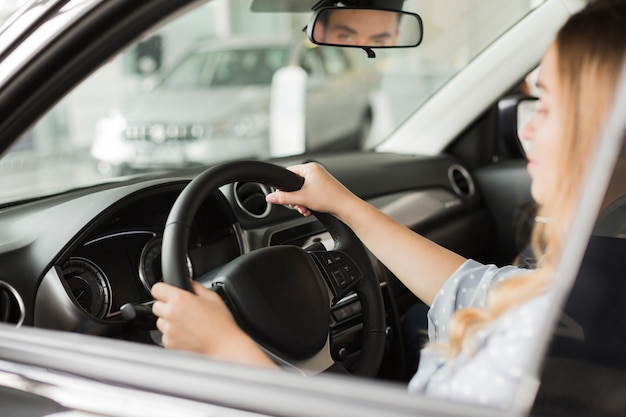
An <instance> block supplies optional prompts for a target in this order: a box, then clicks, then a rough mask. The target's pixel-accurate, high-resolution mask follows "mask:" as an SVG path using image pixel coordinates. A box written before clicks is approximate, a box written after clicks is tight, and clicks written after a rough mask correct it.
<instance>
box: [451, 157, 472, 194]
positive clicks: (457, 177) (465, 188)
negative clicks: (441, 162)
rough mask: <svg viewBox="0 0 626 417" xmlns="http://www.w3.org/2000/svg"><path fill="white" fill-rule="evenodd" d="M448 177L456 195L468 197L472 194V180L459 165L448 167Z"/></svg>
mask: <svg viewBox="0 0 626 417" xmlns="http://www.w3.org/2000/svg"><path fill="white" fill-rule="evenodd" d="M448 179H449V180H450V184H451V185H452V189H453V190H454V192H455V193H457V195H459V196H460V197H463V198H470V197H472V196H473V195H474V192H475V186H474V180H473V179H472V177H471V175H470V174H469V172H467V170H466V169H465V168H463V167H462V166H461V165H452V166H450V168H449V169H448Z"/></svg>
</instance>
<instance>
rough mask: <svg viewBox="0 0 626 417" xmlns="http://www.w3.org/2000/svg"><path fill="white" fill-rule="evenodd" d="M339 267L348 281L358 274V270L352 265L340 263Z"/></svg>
mask: <svg viewBox="0 0 626 417" xmlns="http://www.w3.org/2000/svg"><path fill="white" fill-rule="evenodd" d="M341 269H342V270H343V273H344V275H345V276H346V277H348V279H349V280H350V282H352V281H354V280H356V279H357V278H358V277H359V276H360V273H359V270H358V269H357V268H355V267H354V266H353V265H342V266H341Z"/></svg>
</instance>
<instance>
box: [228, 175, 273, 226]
mask: <svg viewBox="0 0 626 417" xmlns="http://www.w3.org/2000/svg"><path fill="white" fill-rule="evenodd" d="M269 193H270V188H269V187H267V186H265V185H263V184H258V183H256V182H238V183H236V184H235V201H236V202H237V205H238V206H239V208H241V209H242V210H243V211H244V212H246V213H247V214H249V215H250V216H252V217H255V218H258V219H260V218H263V217H267V215H268V214H270V209H271V208H272V207H271V204H270V203H268V202H267V201H265V197H266V196H267V195H268V194H269Z"/></svg>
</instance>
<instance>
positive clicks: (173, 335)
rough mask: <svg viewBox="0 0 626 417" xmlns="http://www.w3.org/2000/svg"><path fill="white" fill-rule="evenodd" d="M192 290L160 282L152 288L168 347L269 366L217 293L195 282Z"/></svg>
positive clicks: (267, 360) (269, 360) (269, 363)
mask: <svg viewBox="0 0 626 417" xmlns="http://www.w3.org/2000/svg"><path fill="white" fill-rule="evenodd" d="M191 284H192V289H193V291H194V293H191V292H189V291H185V290H182V289H180V288H178V287H174V286H172V285H168V284H165V283H162V282H159V283H156V284H155V285H154V286H153V287H152V296H153V297H154V298H155V299H156V302H155V303H154V305H153V306H152V312H153V313H154V315H155V316H157V317H158V320H157V328H158V329H159V330H160V331H161V332H162V333H163V345H164V346H165V347H166V348H168V349H177V350H184V351H189V352H196V353H203V354H206V355H210V356H213V357H215V358H216V359H222V360H228V361H232V362H239V363H247V364H256V365H272V366H275V365H274V363H273V362H272V361H271V359H270V358H269V357H268V356H267V355H266V354H265V353H264V352H263V351H262V350H261V349H260V348H259V347H258V346H257V344H256V343H255V342H254V341H253V340H252V339H251V338H250V337H249V336H248V335H247V334H246V333H245V332H244V331H243V330H241V328H240V327H239V326H238V325H237V323H236V322H235V319H234V318H233V316H232V314H231V313H230V311H229V310H228V308H227V307H226V305H225V304H224V302H223V301H222V299H221V298H220V296H219V295H218V294H217V293H215V292H213V291H210V290H208V289H206V288H205V287H204V286H202V285H201V284H199V283H197V282H192V283H191Z"/></svg>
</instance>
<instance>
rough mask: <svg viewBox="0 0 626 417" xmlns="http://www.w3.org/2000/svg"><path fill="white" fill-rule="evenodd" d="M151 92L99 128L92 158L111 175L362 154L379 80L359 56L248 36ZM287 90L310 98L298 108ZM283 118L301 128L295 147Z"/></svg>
mask: <svg viewBox="0 0 626 417" xmlns="http://www.w3.org/2000/svg"><path fill="white" fill-rule="evenodd" d="M153 39H154V38H153ZM281 70H282V71H281ZM275 75H276V78H274V76H275ZM144 83H145V85H146V86H145V89H146V90H148V91H143V90H141V89H140V90H139V91H138V92H137V93H136V94H133V95H132V96H131V97H128V98H124V99H123V106H122V107H121V108H119V109H116V110H112V112H111V114H110V115H108V116H105V117H102V118H101V119H99V120H98V122H97V132H96V136H95V139H94V143H93V146H92V148H91V155H92V156H93V157H94V159H95V160H96V164H97V165H96V166H97V169H98V171H99V172H100V173H101V174H103V175H108V176H112V175H116V174H122V173H128V172H132V171H133V170H139V169H149V168H164V167H165V168H176V167H185V166H193V165H206V164H210V163H215V162H220V161H226V160H230V159H236V158H255V159H264V158H267V157H269V156H270V151H271V150H274V151H273V152H272V153H274V154H276V153H277V152H284V149H285V148H286V149H290V148H293V147H294V146H295V149H297V150H298V151H300V152H302V151H308V152H311V151H318V150H324V149H326V150H328V149H358V148H360V146H361V145H362V144H363V143H364V142H365V140H366V139H367V137H368V135H369V132H370V130H371V129H370V128H371V125H372V117H373V110H372V106H373V103H372V93H373V91H374V88H375V87H376V84H375V83H376V73H375V68H374V62H372V61H371V60H370V61H368V60H367V58H366V57H365V56H364V54H363V53H362V52H360V51H355V50H350V49H338V48H316V47H314V45H312V44H309V43H307V42H306V41H297V42H294V41H293V40H290V39H288V38H285V37H282V38H278V37H275V38H267V39H263V38H260V39H259V38H254V37H251V36H249V37H242V38H237V37H234V38H232V39H223V40H221V39H220V40H216V39H213V40H204V41H199V42H198V43H196V44H195V45H194V48H193V50H192V51H191V52H190V53H188V54H187V55H185V56H184V57H183V58H182V59H181V60H180V61H179V62H177V63H175V64H174V65H173V67H172V69H170V70H168V71H167V72H166V73H165V75H164V76H163V77H162V78H161V79H157V80H151V79H146V80H145V81H144ZM152 83H154V85H151V84H152ZM338 86H341V87H340V88H339V87H338ZM279 89H282V90H287V91H291V92H293V91H298V90H302V91H301V93H300V94H298V95H297V96H296V98H289V97H285V95H284V94H281V93H280V91H278V90H279ZM190 103H198V105H196V106H190V105H189V104H190ZM273 108H278V110H275V111H272V109H273ZM281 108H282V110H281ZM279 111H282V112H283V113H284V114H285V116H284V117H279V119H280V120H278V121H274V123H273V125H274V126H276V125H277V124H278V125H281V126H285V125H287V126H288V125H295V129H288V130H287V132H288V134H289V135H290V137H285V133H282V132H284V130H285V129H278V128H273V129H272V114H275V113H276V112H279ZM299 113H300V114H299ZM274 117H275V118H276V116H274ZM338 120H341V122H338ZM281 148H282V150H281Z"/></svg>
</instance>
